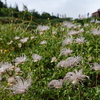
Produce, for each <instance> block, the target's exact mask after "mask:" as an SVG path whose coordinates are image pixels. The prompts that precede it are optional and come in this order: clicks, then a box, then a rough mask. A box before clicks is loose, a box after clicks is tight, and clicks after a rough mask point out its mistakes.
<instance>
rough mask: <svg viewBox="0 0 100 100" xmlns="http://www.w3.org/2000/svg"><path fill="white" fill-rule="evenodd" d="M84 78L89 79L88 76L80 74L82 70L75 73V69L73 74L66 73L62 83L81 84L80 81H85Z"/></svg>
mask: <svg viewBox="0 0 100 100" xmlns="http://www.w3.org/2000/svg"><path fill="white" fill-rule="evenodd" d="M85 78H88V79H89V76H87V75H83V74H82V69H80V70H79V71H77V70H76V69H75V73H74V72H68V73H67V74H66V75H65V77H64V78H63V81H64V82H71V83H72V84H74V85H76V84H78V83H79V82H81V83H82V81H84V80H85Z"/></svg>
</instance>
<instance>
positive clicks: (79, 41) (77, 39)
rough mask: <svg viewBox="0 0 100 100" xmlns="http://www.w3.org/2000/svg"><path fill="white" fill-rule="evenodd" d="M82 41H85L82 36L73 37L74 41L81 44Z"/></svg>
mask: <svg viewBox="0 0 100 100" xmlns="http://www.w3.org/2000/svg"><path fill="white" fill-rule="evenodd" d="M84 42H85V40H84V37H80V38H76V39H75V43H79V44H81V43H84Z"/></svg>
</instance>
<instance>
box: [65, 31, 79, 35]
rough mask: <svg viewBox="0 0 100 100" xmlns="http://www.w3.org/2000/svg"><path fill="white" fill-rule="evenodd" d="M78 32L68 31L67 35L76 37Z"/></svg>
mask: <svg viewBox="0 0 100 100" xmlns="http://www.w3.org/2000/svg"><path fill="white" fill-rule="evenodd" d="M78 33H79V31H73V30H72V31H70V32H69V33H67V34H68V35H69V36H72V35H78Z"/></svg>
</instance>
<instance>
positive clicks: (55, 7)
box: [1, 0, 100, 18]
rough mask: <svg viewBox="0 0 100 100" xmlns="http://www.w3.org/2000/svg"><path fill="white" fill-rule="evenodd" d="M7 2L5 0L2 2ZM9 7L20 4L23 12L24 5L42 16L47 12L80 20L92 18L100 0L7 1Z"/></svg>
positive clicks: (99, 6) (99, 4) (99, 5)
mask: <svg viewBox="0 0 100 100" xmlns="http://www.w3.org/2000/svg"><path fill="white" fill-rule="evenodd" d="M1 1H2V2H5V0H1ZM6 1H7V4H8V6H10V5H12V7H14V6H15V4H18V7H19V10H23V4H24V5H26V6H27V7H28V10H29V11H31V10H34V9H35V11H38V12H39V13H40V14H41V13H43V12H47V13H49V14H51V15H52V13H53V15H55V16H56V15H57V14H58V13H59V14H61V15H65V14H66V16H67V17H72V18H78V16H79V15H81V16H84V17H86V15H87V13H89V15H90V16H91V14H92V13H93V12H96V11H97V10H98V9H99V8H100V0H6Z"/></svg>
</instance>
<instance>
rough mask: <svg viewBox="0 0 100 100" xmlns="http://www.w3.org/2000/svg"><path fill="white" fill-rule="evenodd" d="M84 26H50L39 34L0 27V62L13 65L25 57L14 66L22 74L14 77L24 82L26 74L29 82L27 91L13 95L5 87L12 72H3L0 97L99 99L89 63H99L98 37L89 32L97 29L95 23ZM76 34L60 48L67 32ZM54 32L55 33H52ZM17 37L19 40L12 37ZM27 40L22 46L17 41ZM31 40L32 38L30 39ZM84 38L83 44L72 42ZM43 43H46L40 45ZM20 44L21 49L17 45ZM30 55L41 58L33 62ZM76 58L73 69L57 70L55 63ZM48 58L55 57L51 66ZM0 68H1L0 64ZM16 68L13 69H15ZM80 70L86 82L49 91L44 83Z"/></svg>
mask: <svg viewBox="0 0 100 100" xmlns="http://www.w3.org/2000/svg"><path fill="white" fill-rule="evenodd" d="M87 24H88V26H86V27H84V26H80V27H78V25H77V24H76V25H75V26H76V28H75V27H74V28H73V27H71V28H67V27H65V26H62V25H61V23H58V24H57V25H54V26H51V25H50V22H49V24H48V25H49V28H50V29H48V30H46V31H43V34H42V35H41V34H40V32H39V30H38V29H31V30H27V28H28V27H22V25H21V24H19V25H16V24H13V23H9V24H5V25H2V24H1V25H0V62H9V63H11V64H12V65H13V66H15V63H14V61H13V60H14V59H15V58H16V57H20V56H21V55H23V54H24V55H26V57H27V60H26V61H25V62H24V63H21V64H18V65H17V67H19V68H20V69H21V71H22V73H19V74H17V76H21V77H23V78H24V79H27V76H28V75H30V76H31V78H32V83H31V86H30V87H29V89H28V90H27V91H26V92H25V93H23V94H16V95H14V94H13V91H12V90H10V89H6V88H9V87H10V86H9V85H8V82H7V79H8V77H14V76H15V72H14V70H12V71H8V72H9V73H8V72H6V73H1V76H2V80H1V83H0V85H1V88H0V98H3V100H99V99H100V95H99V94H100V82H99V79H100V74H99V70H97V71H95V70H94V71H93V70H91V68H92V67H93V63H95V62H97V63H98V64H100V41H99V40H100V35H97V36H95V35H93V34H92V31H91V30H92V29H94V28H95V29H97V28H98V29H100V26H99V24H95V23H87ZM81 29H83V30H84V31H83V32H79V33H78V35H73V36H72V38H73V42H72V43H71V44H67V45H64V46H62V42H63V40H64V39H66V38H68V37H69V36H68V34H67V33H68V32H70V31H71V30H75V31H80V30H81ZM53 31H55V34H52V32H53ZM16 36H18V37H19V39H17V40H15V39H14V38H15V37H16ZM26 37H27V38H28V40H27V41H26V42H25V43H21V42H20V40H21V39H23V38H26ZM31 37H34V38H33V39H32V38H31ZM78 37H84V38H85V42H84V43H81V44H79V43H75V42H74V41H75V39H76V38H78ZM43 40H45V41H46V42H47V43H46V44H40V42H41V41H43ZM19 43H21V47H19V46H18V44H19ZM63 48H70V49H71V50H73V52H72V53H71V54H70V55H67V56H65V55H61V56H59V54H60V52H61V49H63ZM32 54H38V55H39V56H42V59H41V60H40V61H37V62H34V60H33V58H32ZM74 56H80V57H82V60H81V61H80V62H79V63H78V65H77V66H73V67H72V66H71V67H67V68H65V67H64V68H63V67H60V68H57V64H58V63H59V62H60V61H62V60H65V59H67V58H68V57H74ZM52 57H56V59H57V60H56V61H55V62H52V63H51V59H52ZM0 66H1V65H0ZM15 67H16V66H15ZM75 69H76V70H80V69H83V74H84V75H87V76H89V79H87V80H86V81H84V82H83V83H80V82H79V84H78V85H73V84H72V83H71V82H68V83H65V84H63V86H62V87H61V88H58V89H57V88H54V89H51V88H49V87H48V83H49V82H50V81H51V80H54V79H56V80H59V79H63V78H64V76H65V75H66V73H68V72H73V71H74V70H75ZM1 100H2V99H1Z"/></svg>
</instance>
